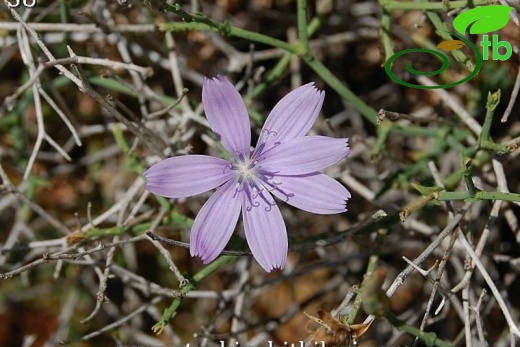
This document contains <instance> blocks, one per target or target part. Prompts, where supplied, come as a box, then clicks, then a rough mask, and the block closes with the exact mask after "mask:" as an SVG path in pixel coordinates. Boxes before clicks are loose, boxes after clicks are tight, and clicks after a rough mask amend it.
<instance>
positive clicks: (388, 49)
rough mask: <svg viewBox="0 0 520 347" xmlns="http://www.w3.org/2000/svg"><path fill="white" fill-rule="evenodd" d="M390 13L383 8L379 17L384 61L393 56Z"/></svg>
mask: <svg viewBox="0 0 520 347" xmlns="http://www.w3.org/2000/svg"><path fill="white" fill-rule="evenodd" d="M390 23H391V18H390V11H388V10H387V9H384V8H383V15H382V16H381V40H382V41H383V48H384V50H385V61H387V60H388V59H390V57H391V56H393V55H394V53H395V52H394V47H393V46H392V38H391V37H390Z"/></svg>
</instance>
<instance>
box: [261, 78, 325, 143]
mask: <svg viewBox="0 0 520 347" xmlns="http://www.w3.org/2000/svg"><path fill="white" fill-rule="evenodd" d="M324 99H325V92H323V91H320V90H318V89H317V88H316V87H315V86H314V83H308V84H305V85H303V86H301V87H298V88H296V89H294V90H293V91H291V92H290V93H288V94H287V95H285V96H284V97H283V98H282V99H280V101H279V102H278V103H277V104H276V105H275V106H274V108H273V109H272V111H271V112H270V113H269V116H268V117H267V120H266V121H265V124H264V127H263V128H262V129H265V130H266V131H269V132H270V133H273V134H275V136H273V137H270V145H268V146H266V150H268V149H269V148H270V147H271V146H272V145H273V144H274V143H275V142H280V143H283V142H286V141H290V140H292V139H294V138H295V137H299V136H304V135H306V134H307V133H308V132H309V130H310V129H311V127H312V126H313V124H314V122H316V118H317V117H318V115H319V113H320V110H321V107H322V105H323V100H324Z"/></svg>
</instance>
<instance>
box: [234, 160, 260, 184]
mask: <svg viewBox="0 0 520 347" xmlns="http://www.w3.org/2000/svg"><path fill="white" fill-rule="evenodd" d="M241 159H242V158H241ZM255 164H256V161H253V162H252V161H251V160H250V159H249V158H244V159H242V160H237V161H236V163H235V164H234V165H233V166H234V168H235V170H237V175H238V177H239V179H240V181H241V182H247V183H249V182H251V180H252V178H253V177H254V176H256V170H255Z"/></svg>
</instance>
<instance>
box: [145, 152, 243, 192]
mask: <svg viewBox="0 0 520 347" xmlns="http://www.w3.org/2000/svg"><path fill="white" fill-rule="evenodd" d="M144 176H145V177H146V189H147V190H148V191H149V192H151V193H154V194H157V195H160V196H164V197H167V198H185V197H188V196H193V195H197V194H200V193H204V192H207V191H208V190H210V189H213V188H215V187H218V186H219V185H221V184H223V183H224V182H226V181H228V180H230V179H231V178H232V177H233V176H234V173H233V172H232V171H231V169H230V163H229V161H227V160H224V159H220V158H215V157H211V156H208V155H184V156H179V157H172V158H167V159H164V160H162V161H160V162H158V163H157V164H155V165H153V166H152V167H150V168H149V169H148V170H146V171H145V172H144Z"/></svg>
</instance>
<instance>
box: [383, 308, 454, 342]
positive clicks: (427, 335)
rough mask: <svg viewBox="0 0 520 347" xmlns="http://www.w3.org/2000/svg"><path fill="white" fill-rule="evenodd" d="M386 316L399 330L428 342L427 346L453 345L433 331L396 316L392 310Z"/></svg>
mask: <svg viewBox="0 0 520 347" xmlns="http://www.w3.org/2000/svg"><path fill="white" fill-rule="evenodd" d="M385 318H386V319H387V320H388V321H389V322H390V323H392V325H393V326H394V327H396V328H397V329H398V330H401V331H405V332H407V333H409V334H411V335H413V336H416V337H418V338H419V339H421V340H423V341H424V343H426V346H437V347H453V345H452V344H450V343H447V342H445V341H443V340H441V339H439V338H438V337H437V335H435V333H433V332H426V331H423V330H421V329H419V328H416V327H414V326H413V325H409V324H407V323H405V322H403V321H402V320H400V319H399V318H397V317H396V316H395V314H393V313H392V312H391V311H387V312H386V314H385Z"/></svg>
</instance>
